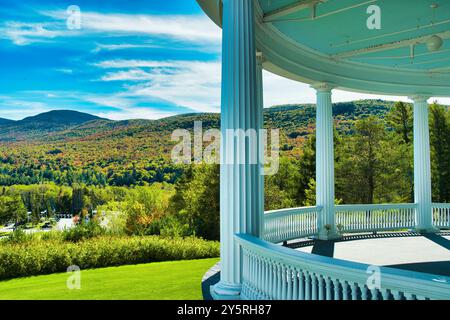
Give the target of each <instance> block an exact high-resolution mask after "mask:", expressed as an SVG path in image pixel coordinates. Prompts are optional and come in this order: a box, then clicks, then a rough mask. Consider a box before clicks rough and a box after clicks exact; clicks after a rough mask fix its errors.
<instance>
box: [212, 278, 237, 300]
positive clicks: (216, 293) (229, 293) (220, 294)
mask: <svg viewBox="0 0 450 320" xmlns="http://www.w3.org/2000/svg"><path fill="white" fill-rule="evenodd" d="M210 290H211V296H212V297H213V299H214V300H240V299H241V290H242V286H241V285H233V284H228V283H223V282H222V281H220V282H218V283H217V284H215V285H213V286H211V287H210Z"/></svg>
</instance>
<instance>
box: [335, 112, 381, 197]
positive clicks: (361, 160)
mask: <svg viewBox="0 0 450 320" xmlns="http://www.w3.org/2000/svg"><path fill="white" fill-rule="evenodd" d="M354 130H355V134H354V136H353V137H344V139H343V141H344V142H345V143H343V144H342V147H340V148H337V150H336V153H337V154H338V158H339V161H338V162H337V163H336V168H337V170H336V182H337V183H336V191H337V192H336V194H337V198H342V199H343V200H344V201H345V202H346V203H349V202H350V203H374V199H375V189H376V187H377V182H378V181H377V178H378V177H379V173H380V171H381V170H382V166H381V164H382V155H381V141H382V140H383V139H384V136H385V129H384V125H383V124H382V123H381V122H380V120H379V119H378V118H377V117H374V116H369V117H367V118H365V119H362V120H358V121H356V122H355V125H354Z"/></svg>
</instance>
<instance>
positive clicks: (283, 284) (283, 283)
mask: <svg viewBox="0 0 450 320" xmlns="http://www.w3.org/2000/svg"><path fill="white" fill-rule="evenodd" d="M280 269H281V279H280V280H281V293H280V299H281V300H286V293H287V281H288V280H287V270H286V268H285V267H284V266H281V268H280Z"/></svg>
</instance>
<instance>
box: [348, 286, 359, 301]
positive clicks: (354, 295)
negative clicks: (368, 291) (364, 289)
mask: <svg viewBox="0 0 450 320" xmlns="http://www.w3.org/2000/svg"><path fill="white" fill-rule="evenodd" d="M350 290H351V293H352V300H358V285H357V284H356V283H352V285H351V287H350Z"/></svg>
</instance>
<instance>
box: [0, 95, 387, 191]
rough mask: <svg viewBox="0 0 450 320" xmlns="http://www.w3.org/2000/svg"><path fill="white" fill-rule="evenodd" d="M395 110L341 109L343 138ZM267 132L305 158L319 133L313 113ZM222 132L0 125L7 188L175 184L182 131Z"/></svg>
mask: <svg viewBox="0 0 450 320" xmlns="http://www.w3.org/2000/svg"><path fill="white" fill-rule="evenodd" d="M392 105H393V103H391V102H384V101H371V100H365V101H358V102H352V103H339V104H336V105H335V106H334V114H335V119H336V125H337V130H338V131H339V132H342V133H346V134H348V133H351V130H352V129H351V128H352V127H351V124H352V122H353V121H354V120H355V119H358V118H362V117H365V116H368V115H376V116H379V117H381V118H383V117H384V116H385V115H386V113H387V112H388V110H389V109H390V108H391V107H392ZM264 118H265V126H266V127H267V128H279V129H280V134H281V147H282V154H286V155H288V156H295V157H298V156H300V155H301V154H302V152H303V151H302V147H303V145H304V143H305V141H306V137H307V136H308V135H309V134H311V133H312V132H314V122H315V107H314V105H294V106H277V107H273V108H270V109H266V110H265V114H264ZM194 121H202V123H203V128H204V130H207V129H210V128H219V125H220V119H219V115H218V114H188V115H181V116H175V117H170V118H166V119H162V120H157V121H151V120H127V121H111V120H107V119H100V118H97V117H94V116H90V115H87V114H83V113H77V114H76V115H74V114H70V113H69V114H68V111H54V112H51V113H46V114H43V115H38V116H36V117H31V118H27V119H24V120H22V121H16V122H14V123H6V124H3V125H2V124H1V123H0V162H1V163H0V185H14V184H36V183H41V182H49V181H53V182H55V183H57V184H65V185H71V184H73V183H84V184H88V185H115V186H130V185H145V184H149V183H153V182H163V181H166V182H170V183H173V182H175V181H176V180H177V178H178V177H179V176H180V173H181V169H180V168H179V167H177V166H174V165H172V163H171V162H170V159H169V157H170V152H171V150H172V147H173V145H174V143H173V142H172V141H171V134H172V132H173V130H175V129H192V128H193V123H194Z"/></svg>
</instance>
